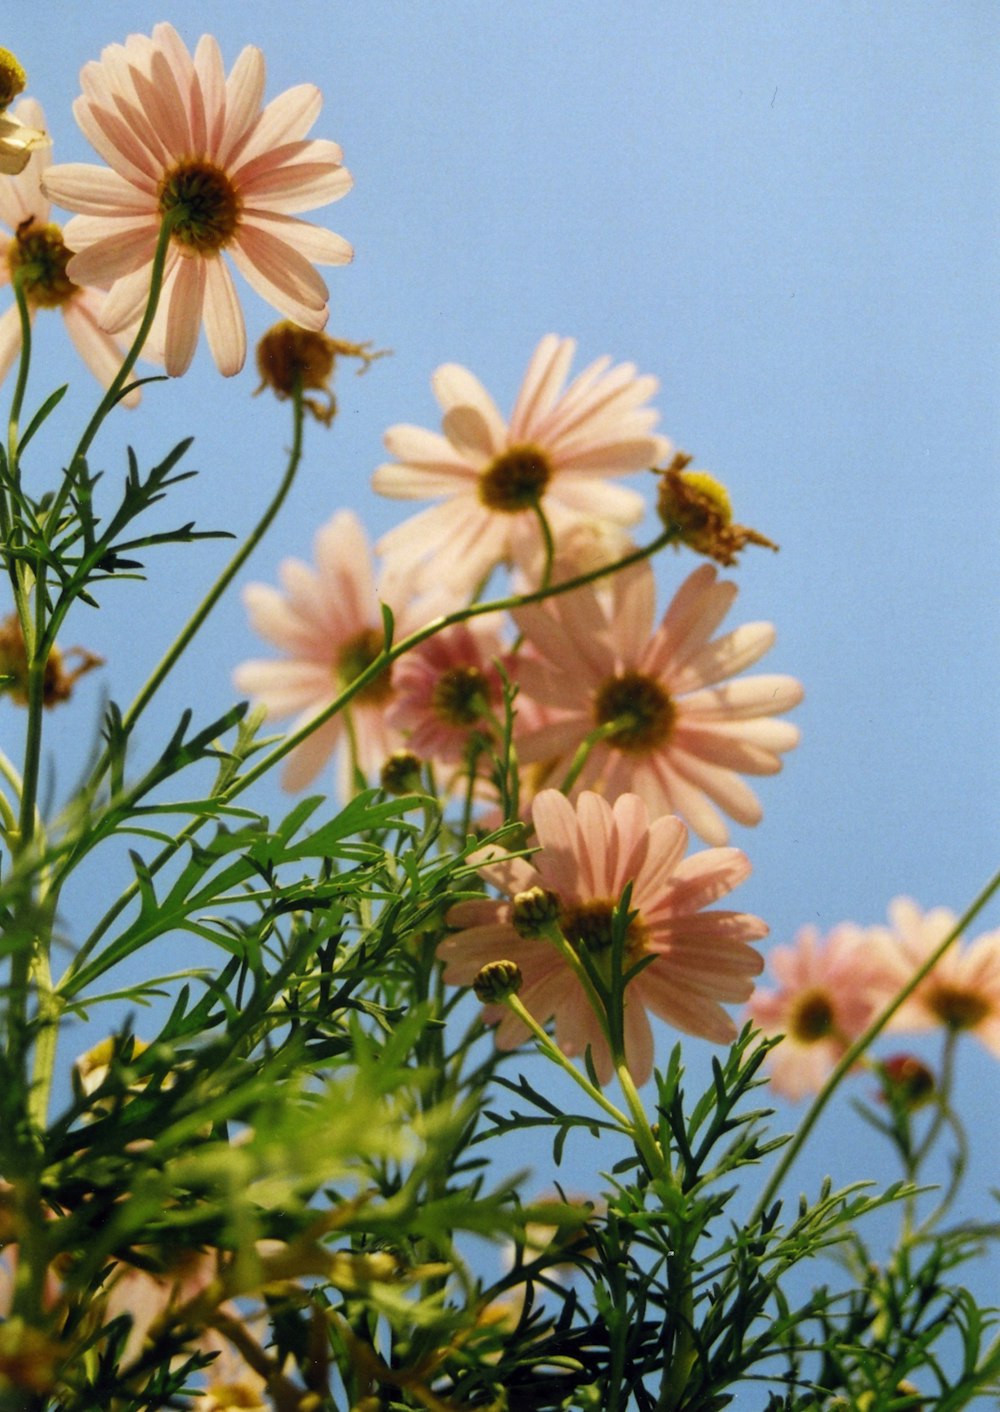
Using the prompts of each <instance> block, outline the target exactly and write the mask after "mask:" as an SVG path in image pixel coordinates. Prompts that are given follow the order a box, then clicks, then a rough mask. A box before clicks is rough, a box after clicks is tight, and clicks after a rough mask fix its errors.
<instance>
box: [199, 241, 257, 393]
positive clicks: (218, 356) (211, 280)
mask: <svg viewBox="0 0 1000 1412" xmlns="http://www.w3.org/2000/svg"><path fill="white" fill-rule="evenodd" d="M202 263H203V265H204V270H205V305H204V315H205V334H206V336H207V338H208V346H209V348H210V349H211V352H212V357H213V358H214V359H215V366H216V367H217V368H218V369H219V372H220V373H221V374H222V376H223V377H227V378H228V377H232V376H233V375H234V373H238V372H239V370H240V369H241V368H242V366H243V363H244V360H245V359H246V353H247V336H246V328H245V326H244V323H243V310H242V309H241V308H240V301H239V299H238V298H237V296H236V290H235V289H234V288H233V281H232V276H231V275H230V273H229V271H228V269H227V268H226V266H225V264H224V263H223V261H222V260H221V259H220V258H219V257H218V256H217V257H216V258H215V259H214V260H205V261H203V262H202Z"/></svg>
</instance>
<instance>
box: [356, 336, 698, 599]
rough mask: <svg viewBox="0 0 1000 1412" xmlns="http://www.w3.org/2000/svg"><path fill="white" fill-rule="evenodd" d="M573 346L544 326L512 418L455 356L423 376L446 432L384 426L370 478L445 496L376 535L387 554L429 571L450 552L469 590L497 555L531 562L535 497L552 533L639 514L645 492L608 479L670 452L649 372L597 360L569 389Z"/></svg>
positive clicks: (385, 489)
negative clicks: (380, 456)
mask: <svg viewBox="0 0 1000 1412" xmlns="http://www.w3.org/2000/svg"><path fill="white" fill-rule="evenodd" d="M575 347H576V344H575V342H574V341H573V339H571V338H563V339H560V338H557V337H556V336H555V335H554V334H546V336H545V337H544V338H543V339H542V341H541V342H540V343H539V345H538V347H537V348H536V350H535V352H534V354H533V356H532V358H531V362H530V363H529V364H528V370H527V372H526V374H525V377H524V382H523V384H522V386H521V391H520V393H519V394H518V397H517V401H516V402H515V404H514V410H513V412H512V413H511V416H510V420H509V421H504V419H503V417H502V416H501V414H500V412H499V410H498V408H497V405H496V403H495V402H494V401H493V399H492V397H491V396H490V395H489V393H488V392H487V391H486V389H485V388H484V387H483V385H482V383H481V382H480V381H479V379H478V378H476V377H474V376H473V374H472V373H470V372H468V371H467V370H466V369H465V368H462V367H459V366H458V364H456V363H446V364H445V365H444V366H443V367H440V368H438V370H437V372H436V373H435V374H434V376H433V378H432V379H431V386H432V387H433V389H434V394H435V396H436V397H437V399H438V402H439V403H440V404H441V408H442V411H443V412H444V418H443V421H442V431H443V435H439V434H437V433H436V432H430V431H425V430H424V429H423V428H422V427H415V426H394V427H390V428H389V430H388V431H387V432H386V435H385V444H386V446H387V448H388V449H389V451H390V452H391V453H392V454H393V455H394V456H395V457H396V458H397V459H396V461H394V462H388V463H386V464H385V465H382V466H379V467H378V469H377V470H376V472H375V475H374V477H373V480H372V484H373V486H374V487H375V489H376V490H377V491H379V492H380V493H381V494H382V495H388V496H391V497H393V498H394V499H397V500H424V499H428V498H431V497H438V496H445V497H447V498H446V499H445V500H444V501H443V503H442V504H440V505H434V506H432V507H431V508H430V509H428V510H424V511H422V512H421V513H420V514H419V515H416V516H414V517H413V519H410V520H407V521H406V522H405V523H404V524H402V525H398V526H397V527H396V528H395V529H393V530H390V531H389V533H388V534H386V535H384V536H383V537H382V539H381V540H380V541H379V546H378V547H379V549H380V550H381V551H382V552H383V553H386V554H392V555H393V556H395V557H397V558H398V560H399V562H400V563H401V564H406V565H407V566H409V567H411V568H414V569H416V568H418V567H420V568H422V569H423V570H424V572H425V573H433V572H436V571H437V570H436V566H437V565H439V564H440V563H441V562H442V559H443V558H444V557H445V556H447V561H448V564H449V573H450V574H451V575H452V576H453V577H454V579H455V582H456V590H457V589H458V588H461V589H464V590H466V591H471V590H472V589H474V588H475V587H476V586H477V585H478V584H480V583H481V582H482V581H483V580H484V579H485V578H486V577H487V575H488V574H489V573H490V572H491V571H492V570H493V569H494V568H495V567H496V566H497V565H498V564H509V563H512V562H514V561H516V562H518V563H521V564H522V566H524V565H527V564H529V563H531V562H532V560H534V561H535V562H537V561H538V548H539V545H540V542H541V539H540V531H539V527H538V521H537V519H536V517H535V514H534V512H533V510H532V506H533V505H534V504H535V503H536V502H540V503H541V504H542V505H543V507H544V509H545V513H546V515H547V516H548V518H549V522H550V524H551V526H552V530H553V533H554V534H555V535H556V536H557V538H558V537H559V536H561V535H562V534H564V533H565V532H566V531H567V530H568V529H569V528H570V527H571V526H572V525H573V524H574V523H575V522H577V521H578V520H580V519H581V518H582V519H584V520H593V519H597V520H604V521H607V520H610V521H612V522H613V523H614V524H618V525H630V524H635V523H636V521H637V520H639V519H640V517H641V516H642V514H643V511H644V509H645V504H644V502H643V499H642V497H641V496H640V495H638V494H637V493H636V492H635V491H632V490H627V489H625V488H624V487H622V486H615V485H611V484H609V482H608V481H607V480H606V479H604V477H606V476H622V475H627V474H628V473H629V472H631V471H637V470H642V469H645V468H647V467H650V466H653V465H655V464H656V463H657V462H658V461H661V460H663V459H664V458H665V457H666V455H667V454H668V452H669V450H670V443H669V442H668V441H667V440H666V438H665V437H662V436H656V435H654V434H653V431H652V428H653V426H654V425H655V423H656V421H657V420H658V414H657V413H656V412H655V411H654V410H653V409H652V408H649V407H647V406H645V403H647V402H648V400H649V399H650V397H652V396H653V394H654V393H655V391H656V389H657V386H658V384H657V381H656V379H655V378H653V377H649V376H642V377H640V376H638V375H637V373H636V370H635V367H634V365H633V364H631V363H620V364H618V365H617V366H616V367H613V368H612V367H611V360H610V358H599V359H598V360H597V362H596V363H592V364H591V365H590V366H589V367H588V368H586V369H584V371H583V372H582V373H580V374H579V375H578V376H577V377H576V378H575V379H574V380H573V382H571V383H570V384H569V386H568V387H567V386H566V385H565V384H566V378H567V376H568V373H569V365H570V362H571V361H572V358H573V353H574V350H575Z"/></svg>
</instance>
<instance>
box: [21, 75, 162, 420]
mask: <svg viewBox="0 0 1000 1412" xmlns="http://www.w3.org/2000/svg"><path fill="white" fill-rule="evenodd" d="M14 112H15V116H16V117H17V118H18V119H19V120H20V121H23V122H25V123H29V124H31V126H33V127H42V126H44V123H45V114H44V113H43V112H42V109H41V105H40V104H39V103H36V102H35V101H34V99H33V98H23V99H22V100H21V102H20V103H18V104H17V107H16V108H15V110H14ZM51 160H52V150H51V148H50V147H49V146H48V144H47V143H46V144H45V145H39V146H36V147H35V148H34V149H33V150H32V151H31V153H30V155H29V156H28V159H27V162H26V163H25V165H24V167H23V169H22V170H21V171H20V172H19V173H18V174H17V175H16V176H4V177H0V225H2V226H4V227H6V230H0V285H4V284H10V283H11V281H12V280H13V277H14V273H15V271H17V270H18V269H27V271H28V273H27V275H26V276H25V278H24V293H25V297H26V299H27V302H28V312H29V314H30V316H31V321H32V323H34V321H35V315H36V314H37V313H38V310H39V309H58V310H59V312H60V313H61V314H62V317H63V323H64V324H65V325H66V332H67V333H68V334H69V336H70V338H71V339H72V341H73V345H74V347H75V348H76V351H77V352H78V353H79V355H80V357H81V358H82V359H83V361H84V362H85V363H86V365H87V367H88V368H89V369H90V371H91V372H92V373H93V374H94V376H95V377H96V378H97V380H98V382H100V383H102V384H103V385H104V386H105V387H107V386H108V385H109V384H110V383H111V382H112V381H113V379H114V377H115V374H116V373H117V372H118V369H119V368H120V367H121V364H122V350H121V349H120V348H119V346H118V344H117V343H116V342H115V340H114V339H113V338H111V337H110V335H109V334H107V333H105V332H104V330H103V329H102V328H101V326H100V323H99V322H98V316H99V314H100V309H101V305H102V303H103V302H104V297H105V296H104V293H103V291H101V290H99V289H91V288H84V287H81V286H80V285H79V284H76V283H74V282H73V280H71V279H70V278H69V276H68V275H67V273H66V266H67V264H68V262H69V259H70V253H71V252H70V251H69V250H68V249H67V248H66V246H65V244H64V243H63V236H62V231H61V230H60V228H59V226H57V225H55V224H53V223H52V221H51V220H50V219H49V216H50V212H51V209H52V206H51V203H50V201H49V199H48V197H47V196H45V195H44V194H43V192H42V186H41V183H42V177H43V174H44V173H45V171H46V169H47V168H48V166H49V163H50V162H51ZM20 348H21V319H20V316H19V314H18V311H17V304H16V303H15V304H12V305H11V307H10V308H9V309H6V310H5V311H4V313H3V315H0V379H2V378H4V377H6V375H7V373H8V372H9V371H10V369H11V366H12V364H13V363H14V360H15V359H16V358H17V355H18V353H19V351H20ZM124 400H125V402H126V403H127V404H128V405H129V406H134V405H135V404H136V402H138V400H139V392H138V389H136V390H135V391H133V392H130V393H129V395H128V397H126V398H125V399H124Z"/></svg>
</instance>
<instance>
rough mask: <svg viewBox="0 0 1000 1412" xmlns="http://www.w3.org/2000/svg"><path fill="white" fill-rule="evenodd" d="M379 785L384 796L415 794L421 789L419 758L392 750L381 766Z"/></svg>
mask: <svg viewBox="0 0 1000 1412" xmlns="http://www.w3.org/2000/svg"><path fill="white" fill-rule="evenodd" d="M379 783H380V784H381V786H382V788H383V789H384V790H385V792H386V794H415V793H416V792H417V791H418V790H419V789H420V787H421V781H420V756H419V755H414V753H413V751H412V750H394V751H393V753H392V754H391V755H390V756H389V758H388V759H387V760H386V761H385V763H384V764H383V766H382V770H381V774H380V776H379Z"/></svg>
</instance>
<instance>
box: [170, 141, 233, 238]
mask: <svg viewBox="0 0 1000 1412" xmlns="http://www.w3.org/2000/svg"><path fill="white" fill-rule="evenodd" d="M178 207H182V208H183V211H184V214H183V215H182V216H181V217H180V218H179V219H178V221H177V224H176V225H175V226H174V229H173V238H174V240H175V241H176V242H177V243H178V245H180V246H182V247H185V248H184V249H183V250H182V253H183V254H189V255H214V254H215V252H216V251H217V250H221V249H223V247H224V246H226V245H228V244H229V242H230V240H232V238H233V235H234V234H235V232H236V228H237V226H238V225H239V223H240V216H241V215H242V213H243V202H242V201H241V200H240V197H239V194H238V193H237V191H236V188H235V187H234V186H233V184H232V182H231V181H230V180H229V177H228V176H227V175H226V173H225V172H224V171H222V170H220V168H219V167H216V166H213V164H212V163H211V162H204V161H199V160H190V161H184V162H178V164H177V166H176V167H174V168H173V169H172V170H171V171H169V172H168V173H167V174H166V176H165V177H164V178H163V180H162V181H161V183H160V201H159V208H160V215H161V216H165V215H167V214H168V213H169V212H170V211H174V210H176V209H177V208H178Z"/></svg>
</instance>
